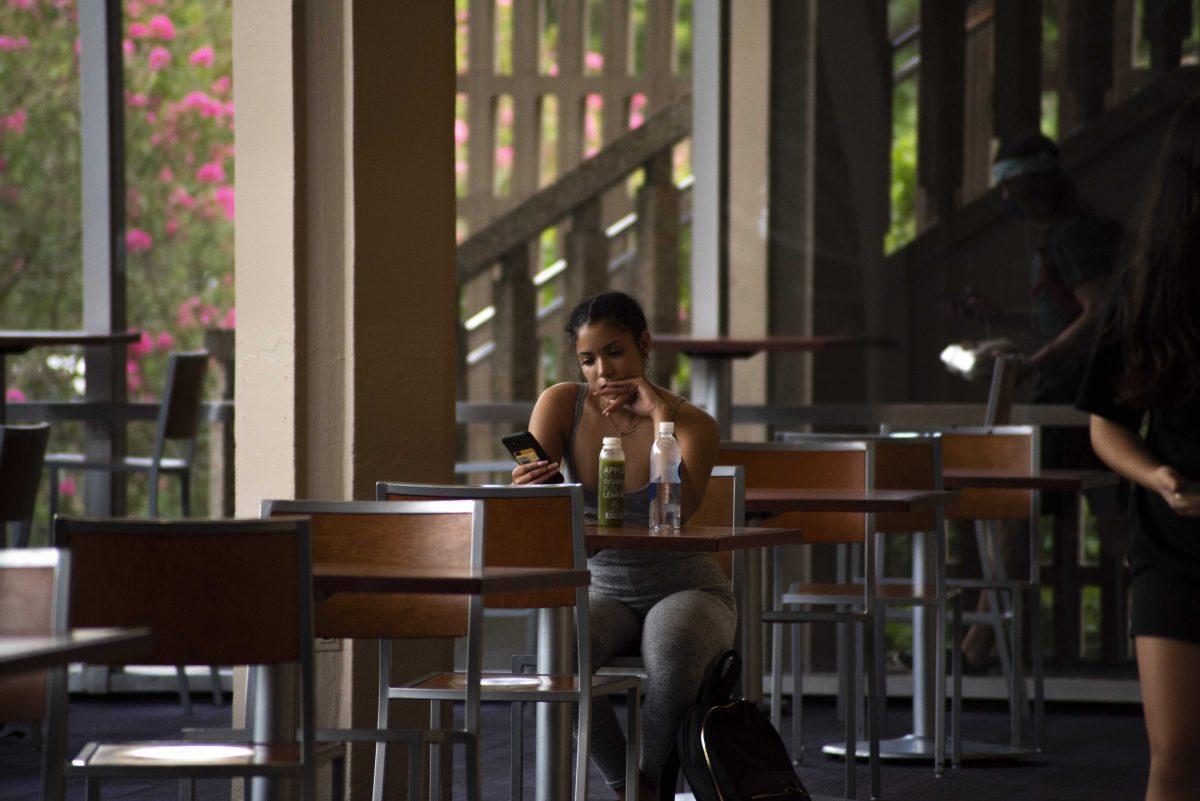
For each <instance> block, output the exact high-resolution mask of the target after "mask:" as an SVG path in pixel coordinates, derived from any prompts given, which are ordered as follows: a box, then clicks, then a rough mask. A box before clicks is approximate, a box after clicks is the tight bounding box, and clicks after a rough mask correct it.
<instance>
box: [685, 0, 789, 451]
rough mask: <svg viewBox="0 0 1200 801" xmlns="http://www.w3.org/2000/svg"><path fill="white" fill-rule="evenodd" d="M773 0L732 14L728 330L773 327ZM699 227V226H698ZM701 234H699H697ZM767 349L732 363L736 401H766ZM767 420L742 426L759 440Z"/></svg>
mask: <svg viewBox="0 0 1200 801" xmlns="http://www.w3.org/2000/svg"><path fill="white" fill-rule="evenodd" d="M770 41H771V2H770V0H742V2H739V3H736V4H734V5H733V6H732V8H731V11H730V20H729V64H730V69H729V150H728V153H729V211H728V220H729V256H728V258H729V279H728V280H729V295H728V297H729V334H730V335H731V336H735V337H751V338H757V337H763V336H766V335H767V333H768V331H767V319H768V318H767V314H766V309H767V234H768V214H767V210H768V203H769V200H770V176H769V172H770V158H769V153H770V147H769V145H770V130H769V129H770V123H771V93H770V87H771V80H770V78H771V49H770V47H768V46H766V43H768V42H770ZM693 230H694V229H693ZM694 237H695V234H693V241H694ZM766 399H767V355H766V354H765V353H760V354H758V355H756V356H754V357H752V358H750V359H745V360H742V359H739V360H738V361H735V362H734V363H733V402H734V403H735V404H738V403H753V404H759V403H765V402H766ZM765 433H766V427H765V426H737V427H735V428H734V429H733V438H734V439H735V440H746V439H749V440H760V439H762V438H763V437H764V436H765Z"/></svg>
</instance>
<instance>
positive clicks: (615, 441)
mask: <svg viewBox="0 0 1200 801" xmlns="http://www.w3.org/2000/svg"><path fill="white" fill-rule="evenodd" d="M602 444H603V445H604V447H606V448H619V447H621V438H620V437H605V438H604V442H603V443H602Z"/></svg>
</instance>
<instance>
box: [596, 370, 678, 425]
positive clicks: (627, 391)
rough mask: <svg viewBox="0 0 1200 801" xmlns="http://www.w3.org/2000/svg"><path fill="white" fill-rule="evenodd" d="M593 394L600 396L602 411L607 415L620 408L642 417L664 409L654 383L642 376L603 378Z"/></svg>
mask: <svg viewBox="0 0 1200 801" xmlns="http://www.w3.org/2000/svg"><path fill="white" fill-rule="evenodd" d="M593 394H594V395H596V396H597V397H598V398H600V401H601V403H600V405H601V407H602V411H603V413H604V414H606V415H611V414H612V413H613V412H615V411H617V410H618V409H628V410H629V411H631V412H633V413H634V414H636V415H640V416H641V417H653V416H654V414H655V412H656V411H659V412H661V411H663V409H664V407H663V400H662V398H661V397H659V394H658V391H657V390H655V388H654V385H653V384H651V383H650V382H649V381H647V380H646V379H645V378H642V377H638V378H622V379H620V380H617V381H608V380H605V379H601V381H600V388H599V389H598V390H596V392H594V393H593ZM606 403H607V405H605V404H606Z"/></svg>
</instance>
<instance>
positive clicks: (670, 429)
mask: <svg viewBox="0 0 1200 801" xmlns="http://www.w3.org/2000/svg"><path fill="white" fill-rule="evenodd" d="M658 433H660V434H674V433H675V424H674V423H672V422H671V421H669V420H664V421H662V422H661V423H659V424H658Z"/></svg>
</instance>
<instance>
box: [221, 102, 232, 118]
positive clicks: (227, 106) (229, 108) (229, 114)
mask: <svg viewBox="0 0 1200 801" xmlns="http://www.w3.org/2000/svg"><path fill="white" fill-rule="evenodd" d="M223 110H224V111H225V116H226V117H232V116H233V101H232V100H226V101H225V106H224V109H223Z"/></svg>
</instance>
